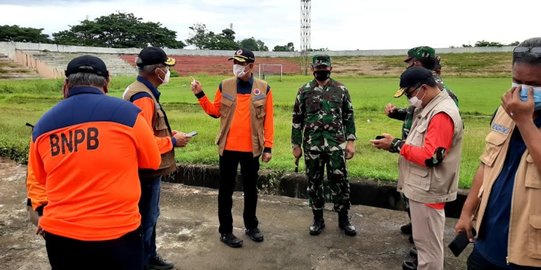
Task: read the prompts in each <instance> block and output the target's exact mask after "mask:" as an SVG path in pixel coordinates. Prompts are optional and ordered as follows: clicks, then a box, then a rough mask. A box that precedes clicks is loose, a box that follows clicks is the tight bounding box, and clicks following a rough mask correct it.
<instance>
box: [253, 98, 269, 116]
mask: <svg viewBox="0 0 541 270" xmlns="http://www.w3.org/2000/svg"><path fill="white" fill-rule="evenodd" d="M264 105H265V100H258V101H256V102H254V109H255V114H256V116H257V118H263V117H265V114H266V112H265V106H264Z"/></svg>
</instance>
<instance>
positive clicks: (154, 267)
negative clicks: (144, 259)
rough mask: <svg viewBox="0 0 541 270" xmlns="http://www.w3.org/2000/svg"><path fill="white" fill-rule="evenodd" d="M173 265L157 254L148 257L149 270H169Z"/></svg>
mask: <svg viewBox="0 0 541 270" xmlns="http://www.w3.org/2000/svg"><path fill="white" fill-rule="evenodd" d="M174 266H175V265H174V264H172V263H170V262H168V261H166V260H164V259H163V258H162V257H160V256H159V255H156V256H155V257H154V258H150V261H149V262H148V269H149V270H169V269H173V267H174Z"/></svg>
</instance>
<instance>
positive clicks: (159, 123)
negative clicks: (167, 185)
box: [122, 81, 177, 177]
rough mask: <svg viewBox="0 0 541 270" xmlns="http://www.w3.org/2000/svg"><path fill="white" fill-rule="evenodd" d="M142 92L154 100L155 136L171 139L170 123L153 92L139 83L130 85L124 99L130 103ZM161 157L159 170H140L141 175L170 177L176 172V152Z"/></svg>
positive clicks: (153, 121) (153, 124) (153, 127)
mask: <svg viewBox="0 0 541 270" xmlns="http://www.w3.org/2000/svg"><path fill="white" fill-rule="evenodd" d="M141 92H145V93H147V94H149V95H150V96H151V97H152V99H153V100H154V104H155V108H154V115H153V116H152V130H153V131H154V136H157V137H169V138H170V137H171V136H172V135H171V131H170V128H169V123H167V120H166V119H165V114H164V113H163V111H162V109H161V105H160V103H159V102H158V101H157V100H156V98H155V97H154V94H152V91H151V90H150V89H148V87H146V85H144V84H143V83H141V82H139V81H136V82H134V83H132V84H130V85H129V86H128V87H127V88H126V90H125V91H124V94H123V95H122V98H123V99H124V100H127V101H130V99H131V97H132V96H134V95H135V94H137V93H141ZM161 157H162V162H161V164H160V168H159V169H158V170H148V169H143V170H139V174H140V175H141V176H143V177H152V176H159V175H168V174H170V173H172V172H174V171H176V169H177V166H176V163H175V150H173V149H171V151H169V152H166V153H163V154H162V155H161Z"/></svg>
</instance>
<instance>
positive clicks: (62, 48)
mask: <svg viewBox="0 0 541 270" xmlns="http://www.w3.org/2000/svg"><path fill="white" fill-rule="evenodd" d="M513 48H514V47H513V46H504V47H469V48H436V52H437V53H440V54H443V53H473V52H511V51H513ZM15 50H23V51H43V50H48V51H52V52H70V53H112V54H137V53H139V51H140V50H141V49H139V48H126V49H115V48H102V47H85V46H68V45H57V44H41V43H21V42H0V53H4V54H6V55H8V56H9V57H10V58H12V59H14V57H15ZM165 51H166V53H167V54H170V55H196V56H230V55H232V54H233V53H234V51H218V50H187V49H165ZM317 53H320V52H310V55H313V54H317ZM323 53H326V54H328V55H331V56H375V55H378V56H383V55H405V54H406V53H407V49H395V50H346V51H327V52H323ZM255 54H256V56H259V57H296V56H300V53H299V52H256V53H255Z"/></svg>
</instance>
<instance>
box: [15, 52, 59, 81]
mask: <svg viewBox="0 0 541 270" xmlns="http://www.w3.org/2000/svg"><path fill="white" fill-rule="evenodd" d="M12 59H13V60H14V61H15V62H16V63H18V64H19V65H22V66H25V67H28V68H31V69H34V70H35V71H36V72H37V73H38V74H39V76H40V77H43V78H63V77H64V72H63V71H62V70H61V69H58V68H56V67H53V66H51V65H49V64H47V63H45V62H43V61H41V60H39V59H37V58H35V57H33V56H32V55H31V54H28V53H25V52H23V51H19V50H16V51H15V57H14V58H12Z"/></svg>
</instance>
